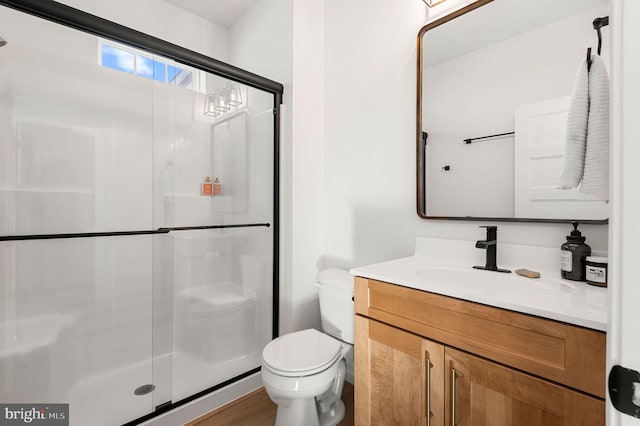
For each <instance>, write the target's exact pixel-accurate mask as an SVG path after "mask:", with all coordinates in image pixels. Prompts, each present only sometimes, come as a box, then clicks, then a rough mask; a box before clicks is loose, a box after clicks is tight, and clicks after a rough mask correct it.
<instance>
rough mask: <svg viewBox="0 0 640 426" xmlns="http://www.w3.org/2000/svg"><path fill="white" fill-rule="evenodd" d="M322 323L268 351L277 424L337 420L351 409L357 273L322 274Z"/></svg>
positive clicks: (265, 376) (267, 379)
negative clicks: (346, 393)
mask: <svg viewBox="0 0 640 426" xmlns="http://www.w3.org/2000/svg"><path fill="white" fill-rule="evenodd" d="M317 285H318V297H319V300H320V314H321V318H322V329H323V332H320V331H318V330H315V329H312V328H311V329H307V330H302V331H297V332H295V333H289V334H285V335H283V336H280V337H278V338H276V339H274V340H272V341H271V342H269V343H268V344H267V345H266V346H265V348H264V350H263V352H262V382H263V384H264V388H265V390H266V391H267V394H269V397H270V398H271V400H272V401H273V402H274V403H276V404H277V406H278V410H277V414H276V426H285V425H286V426H290V425H304V426H334V425H337V424H338V423H339V422H340V421H341V420H342V419H343V418H344V414H345V407H344V403H343V402H342V399H341V397H342V387H343V385H344V380H345V377H346V376H347V364H350V365H349V368H350V369H351V368H352V365H353V363H352V362H351V361H350V360H352V359H353V320H354V317H353V316H354V306H353V276H352V275H351V274H349V273H348V272H347V271H344V270H341V269H327V270H324V271H321V272H320V273H319V274H318V284H317Z"/></svg>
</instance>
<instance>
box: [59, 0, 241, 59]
mask: <svg viewBox="0 0 640 426" xmlns="http://www.w3.org/2000/svg"><path fill="white" fill-rule="evenodd" d="M59 3H64V4H66V5H68V6H71V7H75V8H76V9H80V10H83V11H85V12H88V13H91V14H93V15H97V16H99V17H101V18H104V19H108V20H110V21H113V22H116V23H118V24H121V25H124V26H127V27H129V28H133V29H135V30H138V31H142V32H143V33H147V34H149V35H152V36H154V37H157V38H160V39H162V40H166V41H169V42H171V43H173V44H177V45H179V46H182V47H186V48H187V49H190V50H194V51H196V52H198V53H202V54H204V55H208V56H211V57H212V58H215V59H219V60H221V61H227V60H228V45H229V42H228V30H227V29H226V28H224V27H222V26H220V25H217V24H214V23H213V22H211V21H208V20H206V19H204V18H202V17H200V16H197V15H194V14H193V13H191V12H187V11H186V10H184V9H180V8H179V7H177V6H174V5H173V4H171V3H168V2H166V1H163V0H136V1H133V2H131V1H127V0H109V1H100V0H59Z"/></svg>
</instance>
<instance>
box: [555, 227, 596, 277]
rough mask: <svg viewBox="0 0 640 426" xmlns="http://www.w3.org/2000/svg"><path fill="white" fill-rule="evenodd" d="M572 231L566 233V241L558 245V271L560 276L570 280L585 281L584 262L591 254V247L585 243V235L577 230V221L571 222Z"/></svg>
mask: <svg viewBox="0 0 640 426" xmlns="http://www.w3.org/2000/svg"><path fill="white" fill-rule="evenodd" d="M571 224H572V225H573V231H571V235H567V242H566V243H564V244H562V246H560V273H561V275H562V278H564V279H567V280H572V281H585V280H586V272H585V266H586V264H585V262H586V258H587V256H590V255H591V247H589V245H588V244H585V242H584V241H585V239H586V238H585V237H583V236H582V234H581V233H580V231H578V222H576V221H573V222H571Z"/></svg>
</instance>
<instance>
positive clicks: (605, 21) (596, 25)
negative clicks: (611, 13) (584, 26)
mask: <svg viewBox="0 0 640 426" xmlns="http://www.w3.org/2000/svg"><path fill="white" fill-rule="evenodd" d="M607 25H609V17H608V16H603V17H601V18H596V19H594V20H593V29H594V30H596V32H597V33H598V56H600V52H601V51H602V33H601V32H600V29H601V28H602V27H606V26H607ZM591 63H592V61H591V48H590V47H589V48H588V49H587V70H591Z"/></svg>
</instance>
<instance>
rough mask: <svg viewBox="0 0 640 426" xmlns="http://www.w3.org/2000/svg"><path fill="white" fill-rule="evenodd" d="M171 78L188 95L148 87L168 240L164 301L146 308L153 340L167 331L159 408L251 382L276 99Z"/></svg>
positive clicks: (262, 292) (257, 350) (263, 327)
mask: <svg viewBox="0 0 640 426" xmlns="http://www.w3.org/2000/svg"><path fill="white" fill-rule="evenodd" d="M175 66H176V67H182V71H181V72H183V73H191V85H190V87H181V86H180V85H178V84H173V85H160V84H156V85H155V86H154V99H155V101H154V102H155V103H154V135H155V139H154V154H155V155H154V167H155V174H154V180H155V182H156V183H157V184H156V186H155V187H154V197H155V200H154V220H155V226H156V227H157V228H163V227H166V228H170V229H175V230H172V231H171V233H170V235H169V236H168V237H166V238H167V239H168V241H167V242H166V246H165V248H164V249H168V251H169V252H171V253H172V259H171V262H170V263H171V264H172V265H173V274H172V277H173V285H172V288H171V292H163V293H162V294H161V295H159V297H156V298H155V299H154V310H155V311H156V312H158V313H160V312H162V314H161V315H158V317H157V318H158V321H156V322H154V326H157V327H156V329H154V335H158V336H159V335H164V332H163V331H161V330H162V329H166V328H167V327H171V329H172V330H173V336H172V340H171V341H169V339H166V338H164V339H162V342H164V343H163V345H156V346H154V351H155V353H154V359H156V360H158V359H162V360H163V363H162V364H161V363H156V364H155V367H156V368H154V375H155V376H156V377H160V376H167V375H168V371H171V378H170V380H171V383H172V386H171V389H172V392H171V394H170V395H167V394H162V395H160V394H159V393H158V394H156V397H157V398H158V399H157V400H156V403H164V402H166V401H167V400H171V401H172V402H176V401H180V400H182V399H184V398H188V397H190V396H191V395H194V394H196V393H199V392H202V391H205V390H208V389H212V388H216V387H218V386H220V385H221V384H223V383H224V382H226V381H228V380H230V379H233V378H235V377H238V376H242V375H246V374H248V373H251V372H256V371H257V369H258V368H259V367H260V364H261V351H262V348H263V347H264V345H266V343H267V342H269V341H270V340H271V338H272V326H273V308H272V306H273V297H272V294H273V289H272V285H273V284H272V283H273V269H272V265H273V254H272V253H273V228H272V224H273V195H274V194H273V185H274V169H273V164H274V162H273V155H274V151H273V137H274V129H273V123H274V118H273V117H274V116H273V95H271V94H269V93H266V92H263V91H261V90H258V89H254V88H251V87H248V86H245V85H242V84H239V83H236V82H233V81H230V80H228V79H224V78H222V77H219V76H215V75H213V74H210V73H206V72H204V71H201V70H197V69H189V68H185V67H184V66H181V65H179V64H175ZM207 181H209V182H211V183H210V187H209V188H207V187H206V185H207V184H208V182H207ZM154 285H155V284H154ZM168 306H171V307H172V309H171V312H168V310H167V307H168ZM154 317H155V316H154ZM160 318H162V319H160ZM169 359H170V360H171V362H170V363H169ZM168 366H170V367H171V368H170V370H168V369H167V367H168Z"/></svg>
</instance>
